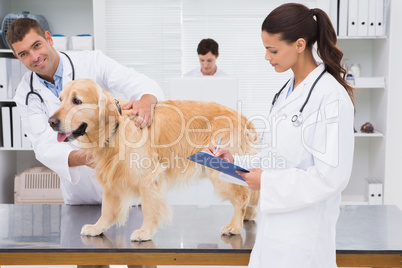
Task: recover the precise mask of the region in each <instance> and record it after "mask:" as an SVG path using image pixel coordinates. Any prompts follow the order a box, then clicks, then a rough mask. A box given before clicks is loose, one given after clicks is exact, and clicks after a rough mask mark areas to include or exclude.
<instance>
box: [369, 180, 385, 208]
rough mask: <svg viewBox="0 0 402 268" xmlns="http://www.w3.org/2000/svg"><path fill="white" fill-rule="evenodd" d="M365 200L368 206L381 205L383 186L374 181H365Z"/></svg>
mask: <svg viewBox="0 0 402 268" xmlns="http://www.w3.org/2000/svg"><path fill="white" fill-rule="evenodd" d="M367 200H368V204H369V205H382V204H383V184H382V182H380V181H378V180H375V179H368V180H367Z"/></svg>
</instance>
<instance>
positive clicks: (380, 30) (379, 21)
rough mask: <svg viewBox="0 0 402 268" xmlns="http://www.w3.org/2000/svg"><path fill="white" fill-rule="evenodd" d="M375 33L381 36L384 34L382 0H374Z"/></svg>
mask: <svg viewBox="0 0 402 268" xmlns="http://www.w3.org/2000/svg"><path fill="white" fill-rule="evenodd" d="M375 20H376V22H375V35H376V36H382V35H385V32H384V1H383V0H376V7H375Z"/></svg>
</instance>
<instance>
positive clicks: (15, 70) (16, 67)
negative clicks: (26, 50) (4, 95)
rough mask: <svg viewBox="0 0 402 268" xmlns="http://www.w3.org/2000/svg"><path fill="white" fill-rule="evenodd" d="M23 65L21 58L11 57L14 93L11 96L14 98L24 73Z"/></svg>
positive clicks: (12, 88) (12, 89)
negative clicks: (22, 72) (22, 71)
mask: <svg viewBox="0 0 402 268" xmlns="http://www.w3.org/2000/svg"><path fill="white" fill-rule="evenodd" d="M21 65H22V63H21V62H20V60H19V59H11V91H12V94H11V96H10V98H14V95H15V90H16V89H17V87H18V84H19V83H20V82H21V79H22V75H21Z"/></svg>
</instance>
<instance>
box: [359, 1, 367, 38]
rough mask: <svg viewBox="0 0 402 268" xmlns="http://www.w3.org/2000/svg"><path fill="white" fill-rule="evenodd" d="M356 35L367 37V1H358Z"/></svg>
mask: <svg viewBox="0 0 402 268" xmlns="http://www.w3.org/2000/svg"><path fill="white" fill-rule="evenodd" d="M358 7H359V11H358V21H359V22H358V25H357V35H358V36H368V14H369V0H359V4H358Z"/></svg>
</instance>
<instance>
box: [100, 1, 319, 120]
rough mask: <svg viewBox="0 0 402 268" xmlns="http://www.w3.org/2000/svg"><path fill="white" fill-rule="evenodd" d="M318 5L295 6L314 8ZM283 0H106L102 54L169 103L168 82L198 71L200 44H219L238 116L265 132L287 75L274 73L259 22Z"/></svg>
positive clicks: (222, 62)
mask: <svg viewBox="0 0 402 268" xmlns="http://www.w3.org/2000/svg"><path fill="white" fill-rule="evenodd" d="M317 1H319V0H317ZM317 1H298V2H302V3H304V4H306V5H307V6H311V7H315V6H317ZM96 2H97V1H94V5H95V4H96ZM285 2H286V1H280V0H276V1H266V0H250V1H233V0H199V1H194V0H164V1H163V0H149V1H139V0H106V4H105V22H103V23H104V24H105V28H106V31H105V33H106V38H105V40H106V41H105V42H106V46H105V47H106V51H105V53H106V54H107V55H108V56H110V57H112V58H114V59H115V60H117V61H118V62H120V63H122V64H124V65H126V66H129V67H133V68H135V69H136V70H137V71H139V72H142V73H144V74H146V75H148V76H149V77H151V78H152V79H154V80H156V81H157V82H158V83H159V84H160V86H161V87H162V88H163V90H164V92H165V98H166V99H169V81H170V79H171V78H172V77H178V76H180V75H182V74H184V73H186V72H188V71H190V70H192V69H194V68H197V67H199V66H200V65H199V61H198V55H197V52H196V50H197V46H198V43H199V41H200V40H201V39H204V38H212V39H214V40H216V41H217V42H218V43H219V54H220V55H219V58H218V60H217V66H218V67H219V68H220V69H222V70H223V71H225V72H226V73H227V74H229V75H233V76H236V77H237V78H238V82H239V83H238V84H239V87H238V96H239V101H240V109H241V112H243V113H244V114H245V115H246V116H247V117H249V118H250V119H252V120H253V121H254V122H255V124H256V126H257V127H258V128H264V127H265V124H264V122H263V121H264V118H266V117H267V115H268V113H269V108H270V106H271V101H272V98H273V96H274V94H275V93H276V92H277V91H278V90H279V89H280V88H281V87H282V85H283V83H285V82H286V81H287V79H288V78H289V77H290V76H291V71H288V72H286V73H276V72H275V70H274V69H273V68H272V67H271V65H270V64H269V62H268V61H266V60H265V58H264V57H265V48H264V47H263V44H262V41H261V24H262V22H263V20H264V19H265V17H266V16H267V15H268V13H269V12H270V11H271V10H273V9H274V8H275V7H277V6H279V5H280V4H283V3H285ZM95 23H96V21H95ZM211 101H213V96H211Z"/></svg>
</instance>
